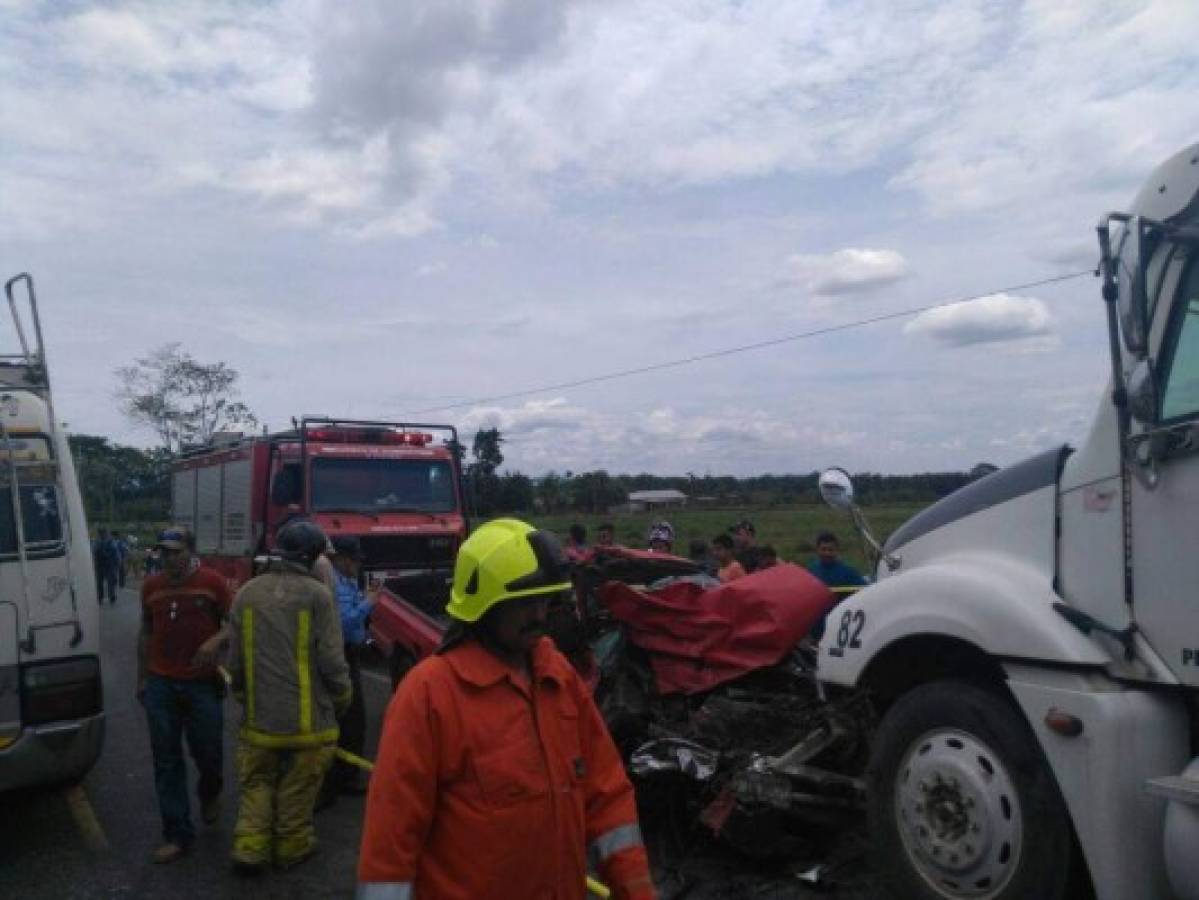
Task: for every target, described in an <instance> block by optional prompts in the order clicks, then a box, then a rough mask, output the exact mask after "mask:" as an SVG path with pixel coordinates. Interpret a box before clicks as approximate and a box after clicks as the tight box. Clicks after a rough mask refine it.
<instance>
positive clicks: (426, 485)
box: [312, 458, 457, 513]
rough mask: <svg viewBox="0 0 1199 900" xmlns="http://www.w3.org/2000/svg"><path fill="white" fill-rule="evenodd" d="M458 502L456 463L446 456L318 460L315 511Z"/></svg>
mask: <svg viewBox="0 0 1199 900" xmlns="http://www.w3.org/2000/svg"><path fill="white" fill-rule="evenodd" d="M456 508H457V501H456V497H455V494H454V479H453V469H452V468H451V466H450V464H449V463H448V462H446V461H444V460H429V459H329V458H325V459H316V460H313V466H312V509H313V511H314V512H322V511H324V512H334V511H340V512H345V511H354V512H363V513H385V512H427V513H448V512H453V511H454V510H455V509H456Z"/></svg>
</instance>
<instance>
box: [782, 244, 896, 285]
mask: <svg viewBox="0 0 1199 900" xmlns="http://www.w3.org/2000/svg"><path fill="white" fill-rule="evenodd" d="M786 271H787V275H788V277H789V278H791V279H793V280H796V281H798V282H799V283H801V284H803V285H804V286H805V287H807V289H808V290H809V291H811V292H812V293H813V294H816V295H817V296H824V297H828V296H833V295H837V294H852V293H856V292H858V291H869V290H873V289H875V288H879V287H882V286H884V285H888V284H893V283H895V282H896V281H899V280H900V279H901V278H904V277H905V276H907V275H908V272H909V266H908V261H907V260H906V259H904V257H903V254H901V253H899V252H898V251H897V250H870V249H856V248H853V247H847V248H846V249H844V250H837V251H836V252H835V253H829V254H827V255H824V256H812V255H806V254H795V255H793V256H790V257H788V258H787V261H786Z"/></svg>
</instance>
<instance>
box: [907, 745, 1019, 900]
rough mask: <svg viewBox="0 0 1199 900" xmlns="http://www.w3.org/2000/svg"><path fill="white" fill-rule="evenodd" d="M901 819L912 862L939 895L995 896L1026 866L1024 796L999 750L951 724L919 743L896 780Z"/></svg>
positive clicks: (982, 899) (979, 899)
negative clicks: (1022, 859)
mask: <svg viewBox="0 0 1199 900" xmlns="http://www.w3.org/2000/svg"><path fill="white" fill-rule="evenodd" d="M895 823H896V826H897V828H898V830H899V834H900V837H901V839H902V841H903V846H904V850H905V852H906V853H907V856H908V859H909V861H910V862H911V864H912V867H913V868H914V869H915V870H916V871H917V872H918V873H919V874H920V876H921V877H922V878H923V879H924V880H925V881H926V882H927V883H928V884H929V886H930V887H932V889H933V890H934V891H935V892H936V893H937V894H938V896H941V897H945V898H949V900H962V898H971V900H987V898H990V897H995V896H997V895H998V894H999V893H1000V892H1002V891H1003V889H1004V888H1005V887H1007V885H1008V883H1009V882H1010V881H1011V880H1012V876H1013V875H1014V874H1015V873H1016V870H1017V869H1018V867H1019V862H1020V854H1021V850H1022V849H1023V840H1024V823H1023V811H1022V809H1021V807H1020V798H1019V795H1018V794H1017V792H1016V785H1015V782H1014V781H1013V780H1012V777H1011V775H1010V774H1009V772H1008V770H1007V767H1006V766H1005V765H1004V764H1003V762H1002V760H1001V759H1000V758H999V755H998V754H997V753H996V752H995V751H994V750H992V749H991V748H990V747H989V746H988V745H987V744H985V743H984V742H982V741H980V740H979V739H978V738H977V737H975V736H974V735H972V734H968V733H966V732H964V731H958V730H956V729H951V728H944V729H937V730H934V731H930V732H929V733H928V734H925V735H924V736H923V737H921V738H920V739H919V740H917V741H915V742H913V744H912V746H911V747H910V748H909V749H908V752H907V753H906V754H905V755H904V758H903V762H902V764H901V765H900V767H899V772H898V775H897V778H896V785H895Z"/></svg>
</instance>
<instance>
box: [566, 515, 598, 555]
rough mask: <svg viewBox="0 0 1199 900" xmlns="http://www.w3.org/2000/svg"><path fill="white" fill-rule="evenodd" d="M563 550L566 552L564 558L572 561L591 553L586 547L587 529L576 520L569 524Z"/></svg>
mask: <svg viewBox="0 0 1199 900" xmlns="http://www.w3.org/2000/svg"><path fill="white" fill-rule="evenodd" d="M563 550H564V551H565V552H566V558H567V559H569V560H570V561H571V562H573V563H577V562H583V561H584V560H586V559H587V558H588V557H589V556H590V555H591V551H590V550H589V549H588V548H587V529H586V528H584V527H583V526H582V525H580V524H579V523H578V522H575V524H573V525H571V526H570V536H569V538H568V539H567V541H566V546H565V547H563Z"/></svg>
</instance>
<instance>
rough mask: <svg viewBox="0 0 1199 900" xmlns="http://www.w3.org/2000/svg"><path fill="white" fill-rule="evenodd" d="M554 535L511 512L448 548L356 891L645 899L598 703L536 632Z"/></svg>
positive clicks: (556, 581) (415, 897) (624, 795)
mask: <svg viewBox="0 0 1199 900" xmlns="http://www.w3.org/2000/svg"><path fill="white" fill-rule="evenodd" d="M564 565H565V560H564V557H563V556H562V551H561V549H560V547H559V546H558V544H557V541H556V540H555V539H554V537H553V536H552V535H551V534H549V533H548V532H543V531H536V530H534V529H533V528H532V527H530V526H529V525H526V524H525V523H523V522H518V521H516V520H514V519H498V520H496V521H494V522H489V523H487V524H486V525H483V526H482V527H481V528H479V529H478V530H477V531H475V533H474V534H473V535H471V537H470V538H469V539H468V540H467V541H466V542H465V543H464V544H463V545H462V548H461V550H460V552H459V554H458V560H457V563H456V564H455V567H454V587H453V592H452V596H451V599H450V603H449V605H448V606H447V611H448V612H449V614H450V615H451V617H452V618H453V624H452V625H451V627H450V630H449V631H448V632H447V634H446V638H445V641H444V642H443V644H442V647H441V648H440V649H439V650H438V652H437V653H436V654H435V655H433V656H431V657H429V658H428V659H426V660H424V661H423V662H421V663H420V664H419V665H418V666H416V668H414V669H413V670H412V671H411V672H410V673H409V674H408V675H407V676H406V677H405V679H404V680H403V681H402V682H401V683H400V686H399V688H398V689H397V690H396V694H395V696H394V697H393V698H392V701H391V705H390V706H389V707H388V710H387V716H386V720H385V722H384V725H383V736H382V739H381V742H380V746H379V759H378V762H377V765H376V768H375V772H374V775H373V777H372V778H371V784H370V794H369V796H368V798H367V806H366V821H365V825H364V828H363V835H362V852H361V856H360V858H359V863H358V882H359V883H358V895H357V896H358V898H359V900H583V898H584V897H585V896H586V894H587V889H586V887H585V881H586V877H587V866H588V860H589V859H590V861H591V863H592V864H593V865H596V866H597V867H598V873H599V876H600V878H601V879H602V880H603V881H604V882H605V883H606V884H607V885H608V887H609V888H610V889H611V891H612V896H613V897H615V898H617V900H653V898H654V897H655V893H654V887H653V883H652V882H651V880H650V874H649V864H648V860H647V857H646V853H645V847H644V845H643V844H642V841H641V832H640V829H639V827H638V824H637V810H636V806H635V803H634V799H633V788H632V785H630V783H629V780H628V777H627V776H626V775H625V772H624V768H623V766H622V765H621V761H620V756H619V754H618V753H617V751H616V747H615V746H614V744H613V743H612V739H611V737H609V735H608V732H607V729H606V728H605V727H604V723H603V720H602V719H601V718H600V715H599V711H598V710H597V709H596V707H595V704H594V703H593V702H592V700H591V695H590V694H589V693H588V691H587V688H586V686H585V685H584V684H583V683H582V681H581V680H580V678H579V676H578V675H577V674H576V673H575V671H574V669H573V668H572V667H571V666H570V664H569V663H568V662H567V661H566V659H565V658H564V657H563V656H562V655H561V654H560V653H559V652H558V651H557V650H556V649H555V648H554V645H553V642H552V641H551V640H550V639H549V638H548V637H544V636H543V630H544V623H545V615H546V606H547V604H548V602H549V600H550V599H551V598H552V597H554V596H556V595H559V594H560V593H561V592H563V591H568V590H569V589H570V582H569V576H568V575H567V573H566V569H565V568H564Z"/></svg>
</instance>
